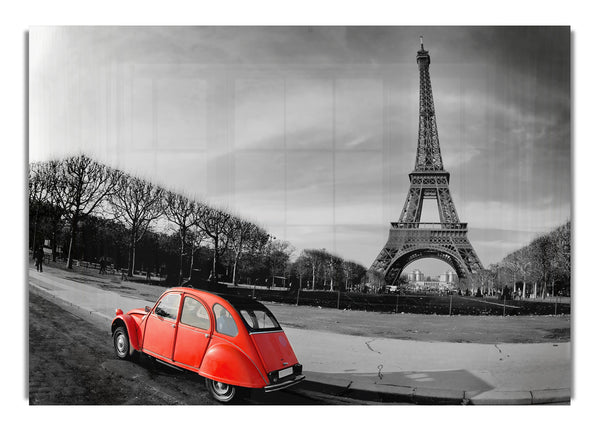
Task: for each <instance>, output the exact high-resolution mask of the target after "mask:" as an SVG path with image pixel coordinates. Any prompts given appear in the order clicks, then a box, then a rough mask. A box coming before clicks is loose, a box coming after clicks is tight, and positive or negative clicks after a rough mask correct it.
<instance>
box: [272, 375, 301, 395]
mask: <svg viewBox="0 0 600 431" xmlns="http://www.w3.org/2000/svg"><path fill="white" fill-rule="evenodd" d="M305 377H306V376H304V375H302V374H298V375H295V376H294V378H293V379H289V380H285V381H283V382H278V383H273V384H271V385H268V386H265V392H273V391H279V390H281V389H285V388H289V387H290V386H293V385H295V384H298V383H300V382H301V381H302V380H304V379H305Z"/></svg>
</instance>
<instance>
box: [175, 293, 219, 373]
mask: <svg viewBox="0 0 600 431" xmlns="http://www.w3.org/2000/svg"><path fill="white" fill-rule="evenodd" d="M211 332H212V322H211V319H210V315H209V312H208V309H207V307H206V306H205V304H203V303H202V302H201V301H200V300H199V299H198V298H195V297H193V296H190V295H185V297H184V298H183V305H182V307H181V316H180V318H179V327H178V329H177V335H176V336H175V350H174V353H173V360H174V361H175V362H178V363H180V364H184V365H186V366H187V367H191V368H194V369H198V368H200V364H201V363H202V358H203V357H204V353H205V352H206V348H207V347H208V343H209V342H210V337H211Z"/></svg>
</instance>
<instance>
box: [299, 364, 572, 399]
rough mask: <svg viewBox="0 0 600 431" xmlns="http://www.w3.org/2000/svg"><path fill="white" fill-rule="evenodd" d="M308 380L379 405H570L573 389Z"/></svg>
mask: <svg viewBox="0 0 600 431" xmlns="http://www.w3.org/2000/svg"><path fill="white" fill-rule="evenodd" d="M305 375H306V380H305V381H304V382H303V384H302V386H303V387H305V388H307V389H309V390H313V391H315V392H323V393H326V394H329V395H334V396H343V397H347V398H353V399H357V400H362V401H370V402H373V401H374V402H379V403H407V402H408V403H412V404H421V405H488V406H489V405H540V404H557V403H561V404H570V402H571V390H570V389H569V388H561V389H540V390H530V391H501V390H492V391H487V392H483V393H477V392H470V391H464V390H459V389H444V388H419V387H413V386H394V385H377V384H360V383H356V382H353V381H346V380H344V381H343V382H342V379H339V378H338V379H336V378H332V379H330V380H329V381H328V382H324V381H320V380H317V379H314V377H313V378H311V372H310V371H305Z"/></svg>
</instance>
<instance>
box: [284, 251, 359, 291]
mask: <svg viewBox="0 0 600 431" xmlns="http://www.w3.org/2000/svg"><path fill="white" fill-rule="evenodd" d="M291 273H292V274H293V275H294V277H295V278H296V279H297V280H298V285H299V286H301V287H302V288H309V289H313V290H314V289H326V290H346V291H348V290H355V289H357V288H360V287H362V286H364V284H365V282H366V279H365V276H366V268H365V267H364V266H362V265H360V264H358V263H355V262H352V261H348V260H344V259H342V258H341V257H339V256H336V255H334V254H331V253H329V252H328V251H326V250H325V249H305V250H303V251H302V253H301V254H300V256H299V257H298V258H297V259H296V261H295V262H294V264H293V265H292V268H291Z"/></svg>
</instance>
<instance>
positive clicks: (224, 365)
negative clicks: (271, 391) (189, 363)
mask: <svg viewBox="0 0 600 431" xmlns="http://www.w3.org/2000/svg"><path fill="white" fill-rule="evenodd" d="M219 341H220V342H217V343H216V344H213V345H212V346H210V347H209V348H208V350H207V351H206V354H205V355H204V359H203V360H202V364H201V365H200V370H199V371H198V374H200V375H201V376H203V377H207V378H209V379H211V380H216V381H219V382H222V383H227V384H230V385H234V386H243V387H247V388H262V387H264V386H266V385H267V384H268V380H267V379H266V378H265V377H264V376H263V373H262V372H261V371H260V369H259V368H258V366H257V365H256V363H255V362H254V361H253V360H252V359H251V358H250V357H249V356H248V355H247V354H245V353H244V352H242V351H241V350H240V349H239V348H237V347H236V346H234V345H233V344H230V343H227V342H225V341H221V340H219Z"/></svg>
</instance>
